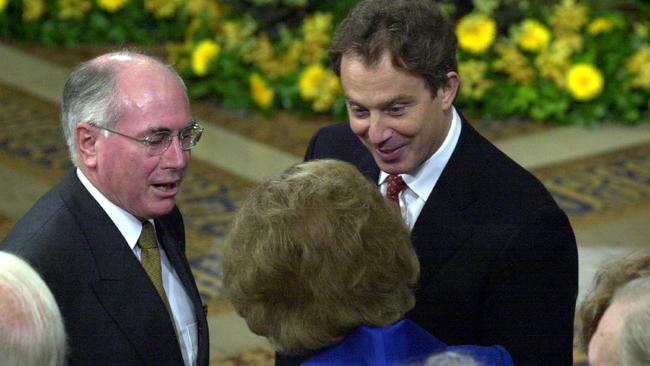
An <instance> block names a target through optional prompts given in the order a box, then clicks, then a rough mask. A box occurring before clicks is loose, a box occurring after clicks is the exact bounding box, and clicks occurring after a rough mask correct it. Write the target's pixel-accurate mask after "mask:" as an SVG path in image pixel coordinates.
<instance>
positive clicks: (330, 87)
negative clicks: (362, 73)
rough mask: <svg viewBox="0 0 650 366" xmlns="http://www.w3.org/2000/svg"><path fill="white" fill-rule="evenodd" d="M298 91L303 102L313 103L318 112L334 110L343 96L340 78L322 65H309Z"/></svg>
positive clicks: (302, 75) (299, 83) (299, 82)
mask: <svg viewBox="0 0 650 366" xmlns="http://www.w3.org/2000/svg"><path fill="white" fill-rule="evenodd" d="M298 89H299V90H300V97H301V98H302V99H303V100H307V101H312V102H313V103H312V109H313V110H314V111H316V112H325V111H327V110H329V109H330V108H332V105H334V102H336V99H337V98H338V97H339V95H340V94H341V86H340V84H339V80H338V78H337V77H336V75H335V74H334V73H333V72H332V71H331V70H328V69H325V67H323V65H322V64H312V65H309V66H308V67H307V68H306V69H305V70H304V71H303V72H302V74H300V80H299V81H298Z"/></svg>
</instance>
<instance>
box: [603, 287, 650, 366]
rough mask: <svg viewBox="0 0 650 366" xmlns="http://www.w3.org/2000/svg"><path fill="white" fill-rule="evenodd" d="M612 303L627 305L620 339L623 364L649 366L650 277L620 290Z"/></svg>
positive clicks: (627, 365) (625, 365) (620, 354)
mask: <svg viewBox="0 0 650 366" xmlns="http://www.w3.org/2000/svg"><path fill="white" fill-rule="evenodd" d="M613 303H620V304H624V305H625V306H626V307H625V309H626V310H625V314H624V320H623V322H624V323H623V327H622V328H621V335H620V337H619V356H620V360H621V365H623V366H643V365H650V277H639V278H637V279H634V280H632V281H630V282H628V283H627V284H626V285H625V286H623V287H621V288H620V289H618V290H617V291H616V292H615V293H614V296H613V297H612V304H613Z"/></svg>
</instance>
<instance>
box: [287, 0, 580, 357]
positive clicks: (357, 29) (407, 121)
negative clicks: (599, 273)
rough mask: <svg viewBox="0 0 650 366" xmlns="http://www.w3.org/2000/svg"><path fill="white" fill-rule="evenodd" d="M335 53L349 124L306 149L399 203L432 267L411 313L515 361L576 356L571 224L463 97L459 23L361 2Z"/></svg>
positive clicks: (412, 2) (425, 2)
mask: <svg viewBox="0 0 650 366" xmlns="http://www.w3.org/2000/svg"><path fill="white" fill-rule="evenodd" d="M330 60H331V64H332V67H333V69H334V70H335V72H336V73H337V74H338V75H339V76H340V78H341V82H342V86H343V90H344V94H345V99H346V104H347V109H348V116H349V123H340V124H336V125H333V126H329V127H326V128H323V129H322V130H320V131H319V132H318V133H316V135H315V136H314V137H313V138H312V140H311V142H310V144H309V147H308V148H307V151H306V154H305V159H307V160H309V159H318V158H334V159H341V160H344V161H348V162H350V163H352V164H354V165H355V166H356V167H357V168H358V169H359V170H360V171H361V172H362V173H363V174H364V175H365V176H366V177H367V178H368V179H370V180H371V181H373V182H375V183H376V184H377V185H378V189H379V190H380V191H381V192H383V193H387V195H388V196H389V197H390V198H391V199H392V200H394V202H395V205H396V206H398V207H399V208H400V210H401V213H402V216H403V218H404V220H405V221H406V222H407V224H408V225H409V227H410V229H411V237H412V241H413V245H414V246H415V249H416V251H417V253H418V256H419V258H420V262H421V266H422V272H421V277H420V280H419V282H418V288H417V291H416V305H415V308H414V309H413V310H412V311H411V312H410V313H408V314H407V318H410V319H412V320H414V321H415V322H416V323H418V324H419V325H421V326H422V327H424V328H425V329H426V330H428V331H429V332H431V333H432V334H436V336H439V337H440V338H441V340H442V341H444V342H446V343H449V344H481V345H489V344H501V345H503V346H504V347H505V348H506V349H507V350H508V351H509V352H510V354H511V355H512V358H513V360H514V363H515V364H516V365H524V366H525V365H535V366H538V365H540V364H544V365H558V366H559V365H571V364H572V354H573V352H572V351H573V342H572V341H573V318H574V311H575V300H576V296H577V291H578V257H577V248H576V243H575V237H574V235H573V231H572V229H571V226H570V224H569V221H568V219H567V216H566V215H565V213H564V212H563V211H562V210H561V209H560V208H559V207H558V205H557V204H556V203H555V201H554V200H553V198H552V197H551V195H550V194H549V192H548V191H547V190H546V189H545V188H544V186H543V185H542V184H541V182H539V180H537V179H536V178H535V177H534V176H533V175H531V174H530V173H529V172H527V171H526V170H525V169H523V168H522V167H521V166H519V165H517V164H516V163H515V162H514V161H512V160H511V159H510V158H508V157H507V156H506V155H505V154H503V153H502V152H501V151H499V150H498V149H497V148H496V147H495V146H494V145H493V144H491V143H490V142H489V141H487V140H486V139H485V138H484V137H482V136H481V135H480V134H479V133H478V132H477V131H476V130H474V129H473V128H472V126H471V125H470V124H469V123H468V122H467V121H466V119H465V118H464V117H463V115H462V114H461V113H460V111H458V110H457V109H456V108H454V106H453V102H454V99H455V98H456V94H457V93H458V88H459V85H460V82H461V76H460V75H459V74H458V68H457V62H456V37H455V34H454V27H453V25H452V24H451V22H450V21H449V20H448V19H447V18H446V17H444V16H443V15H442V14H441V12H440V9H439V8H438V6H437V5H436V4H435V2H433V1H431V0H362V1H360V2H359V3H358V4H357V5H356V6H355V7H354V9H352V11H351V12H350V13H349V14H348V16H347V17H346V18H345V19H344V20H343V22H342V23H341V24H340V25H339V27H338V28H337V30H336V34H335V36H334V39H333V41H332V44H331V46H330ZM290 363H291V362H289V363H285V361H283V359H282V358H279V362H278V365H283V364H290Z"/></svg>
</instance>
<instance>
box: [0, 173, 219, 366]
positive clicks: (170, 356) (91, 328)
mask: <svg viewBox="0 0 650 366" xmlns="http://www.w3.org/2000/svg"><path fill="white" fill-rule="evenodd" d="M155 222H156V232H157V235H158V241H159V242H160V244H161V245H162V246H163V248H164V249H165V252H166V254H167V256H168V257H169V261H170V263H171V265H172V266H173V267H174V269H175V270H176V273H177V274H178V277H179V278H180V280H181V282H182V283H183V286H184V287H185V290H186V291H187V294H188V296H189V297H190V299H191V300H192V303H193V305H194V313H195V314H196V318H197V323H198V324H197V325H198V342H199V344H198V365H200V366H207V365H208V362H209V360H208V349H209V343H208V326H207V321H206V317H205V313H204V311H203V308H202V303H201V299H200V297H199V293H198V290H197V287H196V284H195V282H194V277H193V275H192V272H191V271H190V266H189V263H188V261H187V258H186V257H185V231H184V228H183V219H182V217H181V214H180V212H179V211H178V209H177V208H175V209H174V210H173V211H172V212H171V213H170V214H168V215H166V216H163V217H160V218H158V219H156V220H155ZM0 249H2V250H7V251H11V252H14V253H16V254H18V255H20V256H22V257H23V258H25V259H27V260H28V261H29V262H30V263H31V264H32V265H33V266H34V267H35V268H36V269H37V270H38V271H39V272H40V274H41V275H42V276H43V279H44V280H45V282H46V283H47V284H48V286H49V287H50V289H51V290H52V292H53V293H54V296H55V298H56V300H57V302H58V304H59V307H60V308H61V312H62V315H63V318H64V322H65V327H66V332H67V335H68V344H69V364H70V365H75V366H76V365H88V366H91V365H92V366H100V365H115V366H118V365H119V366H127V365H128V366H131V365H147V366H149V365H183V358H182V355H181V351H180V347H179V344H178V341H177V339H176V335H175V331H174V327H173V324H172V320H171V318H170V316H169V315H168V312H167V310H166V308H165V305H164V304H163V302H162V300H161V299H160V297H159V296H158V293H157V292H156V290H155V288H154V286H153V284H152V283H151V281H150V280H149V277H148V276H147V274H146V272H145V271H144V269H143V268H142V266H141V265H140V262H139V261H138V259H137V258H136V256H135V255H134V254H133V251H132V250H131V248H130V247H129V246H128V244H127V243H126V241H125V240H124V237H123V236H122V234H121V233H120V231H119V230H118V229H117V227H116V226H115V225H114V224H113V222H112V221H111V219H110V218H109V217H108V215H107V214H106V212H105V211H104V210H103V209H102V207H101V206H100V205H99V204H98V203H97V201H96V200H95V199H94V198H93V197H92V196H91V195H90V193H89V192H88V190H86V188H85V187H84V186H83V185H82V184H81V182H80V181H79V179H78V178H77V175H76V173H75V171H74V170H71V171H70V173H69V174H68V175H67V176H66V177H65V179H64V180H63V181H62V182H61V183H60V184H59V185H57V186H56V187H54V188H53V189H52V190H51V191H49V192H48V193H46V194H45V195H44V196H43V197H42V198H41V199H40V200H39V201H38V202H37V203H36V204H35V205H34V207H32V208H31V209H30V211H29V212H28V213H27V214H26V215H25V216H24V217H23V218H22V219H20V220H19V221H18V223H17V224H16V225H15V226H14V228H13V229H12V230H11V232H10V233H9V234H8V235H7V236H6V237H5V239H4V240H3V242H2V244H1V245H0Z"/></svg>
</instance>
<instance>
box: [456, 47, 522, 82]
mask: <svg viewBox="0 0 650 366" xmlns="http://www.w3.org/2000/svg"><path fill="white" fill-rule="evenodd" d="M495 51H496V53H497V54H498V55H499V56H500V57H499V59H497V60H496V61H495V62H494V64H493V66H492V67H493V68H494V70H496V71H501V72H504V73H506V74H507V75H508V76H509V77H510V78H511V79H512V80H513V81H515V82H516V83H518V84H523V85H530V84H532V83H533V81H535V70H534V69H533V67H532V66H531V65H530V62H529V61H528V59H527V58H526V56H524V55H523V54H522V53H521V51H520V50H519V49H518V48H517V46H516V45H514V44H513V43H511V42H503V43H498V44H497V45H496V46H495ZM461 75H462V74H461Z"/></svg>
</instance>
